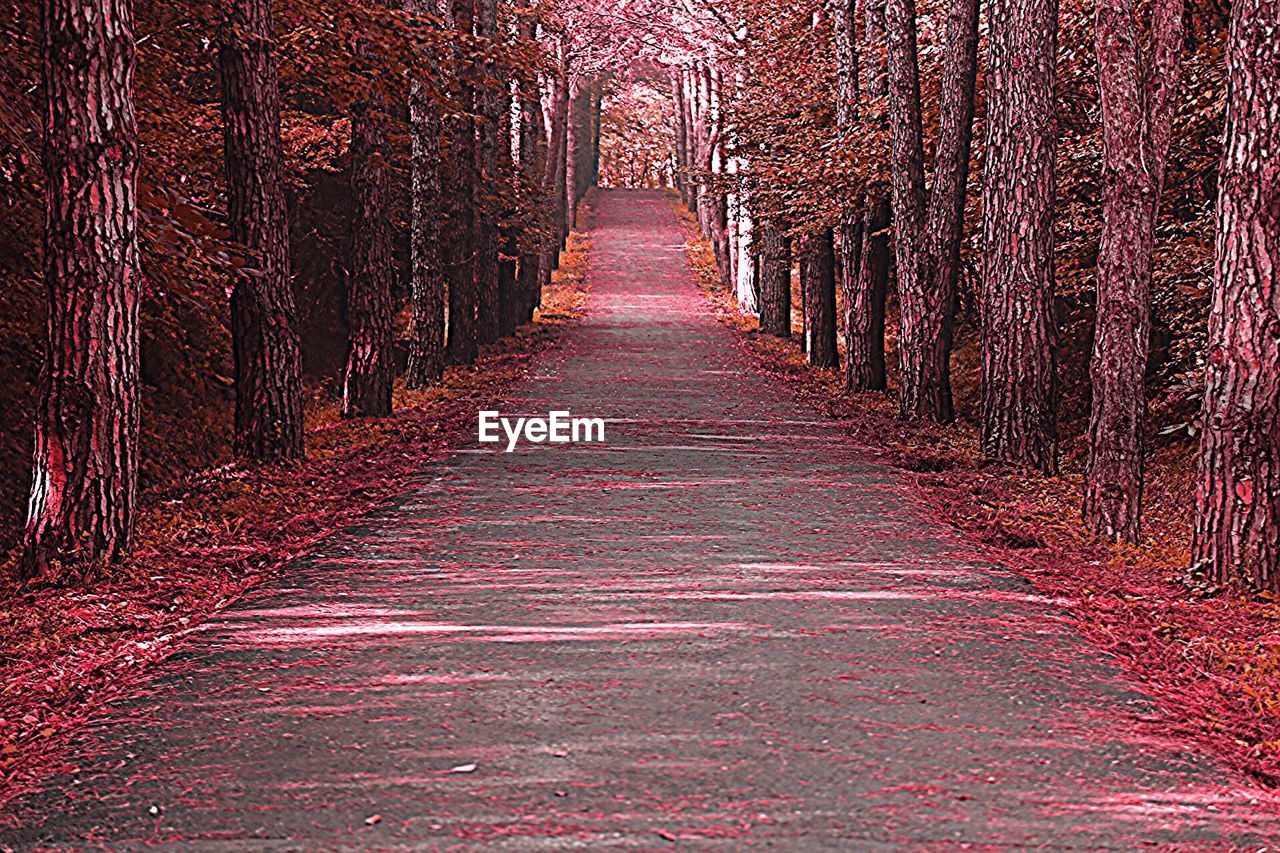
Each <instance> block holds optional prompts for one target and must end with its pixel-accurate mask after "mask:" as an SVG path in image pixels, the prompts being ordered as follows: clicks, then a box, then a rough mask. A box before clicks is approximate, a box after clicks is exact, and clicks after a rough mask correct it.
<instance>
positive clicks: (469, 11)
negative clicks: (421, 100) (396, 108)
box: [442, 0, 480, 364]
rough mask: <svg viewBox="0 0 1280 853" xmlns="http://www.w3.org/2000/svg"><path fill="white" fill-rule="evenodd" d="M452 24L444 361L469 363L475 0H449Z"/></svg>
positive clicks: (473, 293) (472, 344) (473, 351)
mask: <svg viewBox="0 0 1280 853" xmlns="http://www.w3.org/2000/svg"><path fill="white" fill-rule="evenodd" d="M448 2H449V12H450V15H449V17H450V21H451V26H452V29H453V31H454V33H455V34H456V36H457V37H458V44H457V47H456V54H457V56H456V57H455V59H456V61H455V67H456V69H457V75H456V80H455V83H454V86H453V92H452V94H453V98H454V100H455V101H456V109H454V110H451V111H450V114H449V118H448V120H447V121H446V123H445V128H446V131H445V132H446V134H447V137H448V144H449V147H448V157H447V158H446V159H445V169H444V173H443V177H442V180H443V183H444V186H445V191H446V194H447V198H448V222H449V231H448V234H449V239H447V240H445V241H444V267H445V270H446V271H447V274H448V277H449V340H448V349H447V354H448V360H449V361H450V362H451V363H453V364H472V363H473V362H475V360H476V356H477V355H478V354H479V339H478V334H477V329H476V303H477V300H478V293H477V287H478V283H477V279H476V270H477V265H476V256H477V253H478V252H479V251H480V245H479V239H478V238H479V221H478V218H477V215H476V201H477V196H478V193H479V187H478V185H477V182H478V178H479V173H478V170H477V151H476V127H475V120H474V118H473V116H474V114H475V106H476V97H475V87H474V85H473V83H472V82H471V81H470V79H469V77H470V71H469V70H468V65H467V60H468V57H467V55H466V49H467V48H468V46H469V45H471V43H472V37H473V36H474V31H475V0H448Z"/></svg>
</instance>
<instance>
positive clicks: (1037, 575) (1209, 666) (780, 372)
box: [673, 201, 1280, 787]
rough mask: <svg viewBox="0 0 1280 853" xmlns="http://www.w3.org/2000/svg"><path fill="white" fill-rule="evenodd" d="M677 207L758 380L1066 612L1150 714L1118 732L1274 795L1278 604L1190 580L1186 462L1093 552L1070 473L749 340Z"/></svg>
mask: <svg viewBox="0 0 1280 853" xmlns="http://www.w3.org/2000/svg"><path fill="white" fill-rule="evenodd" d="M673 206H674V207H675V208H676V209H677V213H678V214H679V216H680V218H681V219H682V221H683V222H684V224H685V226H686V233H687V242H686V246H687V249H688V254H689V259H690V263H691V265H692V267H693V269H694V272H695V273H696V275H697V278H698V281H699V283H700V285H701V286H702V288H703V290H704V291H706V293H707V295H708V297H709V299H710V300H711V302H712V304H713V306H714V308H715V311H716V314H717V316H718V317H719V318H720V320H721V322H722V323H723V324H725V325H727V326H729V327H731V328H733V329H735V330H736V331H738V332H740V333H741V335H742V337H741V340H740V344H741V346H742V347H743V349H745V350H746V351H747V352H748V353H750V354H751V355H752V356H753V357H754V358H755V359H756V361H757V363H758V364H759V366H760V369H761V370H762V371H763V372H765V373H768V374H771V375H774V376H777V377H780V378H782V379H784V380H786V381H787V382H789V383H790V385H791V387H792V388H793V389H794V390H795V391H796V393H797V394H798V395H799V396H800V397H801V398H802V399H804V400H805V401H807V402H809V403H810V404H812V405H814V406H816V407H818V408H819V410H823V411H826V412H827V413H828V414H830V416H831V417H833V418H835V419H836V420H838V421H839V422H840V423H841V425H842V426H843V428H844V430H845V432H846V433H847V434H848V435H849V437H850V438H852V439H853V440H854V441H855V442H856V443H857V444H858V445H859V446H862V447H865V448H867V449H868V450H870V451H871V452H873V453H874V454H875V456H876V458H878V459H882V460H886V461H888V462H889V463H891V464H893V465H895V466H896V467H898V468H899V469H901V471H902V475H903V477H904V478H905V479H906V481H907V482H908V483H910V484H911V485H912V486H913V487H914V489H915V491H916V492H917V493H918V494H919V496H920V497H921V498H922V499H923V501H924V502H925V504H926V505H927V506H928V507H929V508H930V509H931V510H932V512H933V514H935V515H936V516H937V517H938V518H939V519H941V520H942V521H945V522H946V523H948V524H950V525H951V526H953V527H955V528H957V529H958V530H959V531H960V532H961V533H962V534H963V535H964V538H965V539H966V541H967V542H969V543H970V544H971V545H972V547H973V548H974V551H975V557H977V558H979V559H982V560H985V561H987V562H990V563H994V564H998V565H1001V566H1005V567H1007V568H1009V569H1011V570H1013V571H1015V572H1017V573H1019V574H1020V575H1022V576H1024V577H1025V578H1027V579H1028V580H1029V581H1031V582H1032V583H1033V584H1034V585H1035V586H1036V587H1037V588H1038V589H1039V590H1040V591H1041V592H1042V593H1044V594H1045V595H1047V596H1051V597H1053V598H1057V599H1064V600H1066V601H1068V602H1070V603H1069V605H1068V606H1067V609H1068V611H1069V613H1070V615H1071V616H1072V617H1073V619H1074V620H1075V622H1076V623H1077V625H1078V626H1079V628H1080V629H1081V630H1082V632H1083V633H1084V634H1085V635H1086V636H1087V637H1088V638H1089V639H1090V640H1091V641H1092V642H1093V643H1094V644H1096V645H1097V646H1098V647H1099V648H1101V649H1102V650H1103V651H1105V652H1106V653H1108V654H1109V655H1111V656H1112V657H1113V658H1114V660H1115V661H1116V662H1117V663H1118V664H1119V665H1120V666H1121V667H1122V669H1123V670H1125V671H1127V672H1128V673H1129V674H1130V675H1131V676H1133V677H1134V678H1135V679H1136V680H1137V681H1138V682H1140V683H1141V684H1142V685H1143V687H1144V688H1145V691H1146V692H1147V693H1148V694H1150V695H1151V696H1152V698H1154V699H1155V700H1156V701H1157V703H1158V704H1159V706H1160V709H1161V715H1160V717H1159V718H1158V719H1137V718H1130V719H1129V721H1128V722H1129V723H1130V725H1131V726H1132V727H1133V728H1134V729H1135V731H1140V732H1142V733H1144V734H1147V735H1149V736H1151V737H1153V738H1158V737H1160V736H1162V735H1167V734H1171V733H1176V734H1180V735H1184V736H1188V737H1190V738H1192V739H1193V740H1195V741H1197V742H1199V743H1201V744H1202V745H1204V746H1205V747H1207V748H1208V749H1209V750H1210V751H1212V752H1213V753H1215V754H1216V755H1218V756H1219V757H1220V758H1221V759H1222V760H1223V761H1224V762H1225V763H1227V764H1229V765H1231V766H1233V767H1235V768H1236V769H1238V770H1240V771H1241V772H1243V773H1245V774H1247V775H1249V776H1250V777H1252V778H1254V779H1256V780H1258V781H1259V782H1261V783H1262V784H1265V785H1267V786H1271V787H1275V786H1277V785H1280V605H1277V603H1276V602H1275V601H1274V600H1266V599H1254V598H1249V597H1247V596H1245V595H1242V594H1240V593H1239V592H1236V591H1233V590H1228V591H1214V590H1208V589H1205V588H1204V587H1202V586H1200V585H1199V584H1198V583H1197V582H1196V581H1195V580H1194V579H1192V578H1191V577H1189V575H1188V573H1187V566H1188V564H1189V562H1190V536H1191V506H1192V491H1191V482H1190V477H1191V475H1190V472H1191V470H1192V464H1191V463H1192V458H1191V455H1190V451H1189V450H1187V449H1185V448H1183V449H1170V450H1165V451H1162V452H1161V453H1159V454H1156V455H1155V458H1153V459H1152V460H1149V463H1150V470H1149V472H1148V479H1149V482H1148V490H1147V492H1148V494H1147V509H1146V529H1147V533H1146V535H1145V537H1144V539H1143V541H1142V543H1141V544H1140V545H1138V546H1136V547H1133V546H1127V545H1114V544H1111V543H1107V542H1103V541H1100V540H1099V539H1097V538H1096V537H1094V536H1092V535H1091V534H1090V533H1089V532H1088V531H1087V530H1086V529H1085V528H1084V526H1083V525H1082V524H1081V522H1080V504H1079V500H1080V495H1081V494H1082V483H1081V475H1080V473H1079V472H1078V471H1068V472H1066V473H1064V474H1062V475H1061V476H1058V477H1045V476H1041V475H1039V474H1036V473H1032V472H1027V471H1024V470H1018V469H1013V468H1009V467H1004V466H993V465H989V464H987V463H986V462H985V460H984V458H983V455H982V453H981V449H980V446H979V437H978V432H977V430H976V428H975V427H974V425H973V424H970V423H963V422H961V423H957V424H954V425H951V426H947V427H940V426H937V425H935V424H930V423H918V422H907V421H903V420H900V419H899V418H898V416H897V414H898V413H897V406H896V404H895V402H894V400H893V398H892V397H891V396H890V394H883V393H880V394H858V395H851V394H848V393H846V392H845V391H844V388H843V377H842V376H841V375H840V374H839V373H838V372H837V371H832V370H815V369H812V368H810V367H809V366H808V365H807V364H806V362H805V357H804V354H803V353H802V352H801V351H800V348H799V346H798V344H797V343H796V342H795V341H784V340H781V339H779V338H774V337H770V336H765V335H761V334H759V324H758V322H757V320H756V318H755V317H752V316H747V315H744V314H743V313H742V312H740V311H739V310H738V306H737V302H736V299H735V296H734V294H732V293H729V292H727V291H725V290H724V289H723V288H722V287H721V286H720V282H719V277H718V275H717V273H716V267H715V256H714V252H713V251H712V249H711V247H710V246H709V245H708V244H707V242H706V240H705V239H704V238H703V237H702V236H701V235H700V234H699V232H698V230H697V223H696V218H695V217H693V215H692V214H690V213H689V212H688V211H687V210H685V209H684V208H683V206H681V205H680V204H679V203H678V202H676V201H673Z"/></svg>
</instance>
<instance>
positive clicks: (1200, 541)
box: [1192, 0, 1280, 593]
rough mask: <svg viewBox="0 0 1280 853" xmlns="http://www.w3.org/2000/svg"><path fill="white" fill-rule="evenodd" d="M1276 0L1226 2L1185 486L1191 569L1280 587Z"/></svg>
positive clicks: (1279, 54) (1279, 57) (1223, 579)
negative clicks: (1195, 465) (1213, 220)
mask: <svg viewBox="0 0 1280 853" xmlns="http://www.w3.org/2000/svg"><path fill="white" fill-rule="evenodd" d="M1277 21H1280V3H1277V2H1276V0H1237V2H1236V3H1233V4H1232V6H1231V34H1230V36H1229V41H1228V47H1227V134H1226V147H1225V149H1224V152H1223V157H1222V167H1221V178H1220V180H1219V182H1218V232H1217V233H1218V237H1217V260H1216V264H1215V267H1216V269H1215V274H1214V286H1213V298H1212V310H1211V313H1210V315H1209V348H1208V353H1207V357H1206V358H1205V365H1206V368H1205V394H1204V412H1203V420H1202V429H1201V439H1200V463H1199V477H1198V479H1197V482H1196V521H1195V539H1194V544H1193V546H1192V559H1193V561H1194V564H1195V567H1196V568H1197V569H1199V570H1201V571H1204V572H1205V573H1206V574H1208V576H1209V577H1211V578H1213V579H1214V580H1216V581H1218V582H1219V583H1229V582H1231V581H1235V580H1239V581H1241V582H1243V583H1244V584H1245V585H1246V586H1251V587H1254V588H1257V589H1260V590H1266V591H1268V592H1272V593H1275V592H1280V427H1278V426H1277V425H1278V424H1280V339H1278V338H1277V336H1276V330H1277V328H1280V169H1277V160H1276V152H1277V151H1280V39H1277V38H1276V22H1277Z"/></svg>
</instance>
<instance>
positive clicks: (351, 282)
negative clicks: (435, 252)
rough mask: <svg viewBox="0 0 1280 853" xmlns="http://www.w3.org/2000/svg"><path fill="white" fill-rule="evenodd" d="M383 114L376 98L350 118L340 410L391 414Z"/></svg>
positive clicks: (391, 271)
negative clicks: (349, 227)
mask: <svg viewBox="0 0 1280 853" xmlns="http://www.w3.org/2000/svg"><path fill="white" fill-rule="evenodd" d="M385 121H386V114H385V113H384V112H383V111H382V109H381V107H380V105H379V104H376V103H363V104H359V105H357V107H356V109H355V114H354V115H353V116H352V120H351V197H352V199H353V201H354V209H353V214H354V215H353V218H352V231H351V270H350V272H349V274H348V276H347V325H348V341H347V343H348V347H347V367H346V372H345V374H344V377H343V385H342V415H343V417H347V418H359V417H382V416H384V415H389V414H391V387H392V384H393V382H394V380H395V359H394V356H393V352H392V346H393V337H392V307H391V285H392V280H393V279H394V277H395V262H394V259H393V257H392V250H391V170H390V163H389V162H388V161H387V136H386V128H385Z"/></svg>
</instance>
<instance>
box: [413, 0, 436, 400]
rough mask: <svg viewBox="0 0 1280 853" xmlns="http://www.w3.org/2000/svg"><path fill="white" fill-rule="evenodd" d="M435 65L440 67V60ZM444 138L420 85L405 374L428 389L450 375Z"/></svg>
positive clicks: (424, 5) (416, 85) (424, 1)
mask: <svg viewBox="0 0 1280 853" xmlns="http://www.w3.org/2000/svg"><path fill="white" fill-rule="evenodd" d="M406 9H407V11H408V12H409V13H410V14H412V15H436V14H439V11H440V8H439V5H438V3H437V0H408V2H407V3H406ZM431 65H432V66H433V67H434V66H435V65H436V63H435V62H434V60H431ZM440 133H441V122H440V111H439V108H438V107H437V106H436V105H435V103H433V102H432V100H431V98H430V96H429V95H428V93H427V92H426V90H425V88H424V86H423V84H422V83H421V82H419V81H414V82H413V84H412V88H411V90H410V93H409V135H410V137H411V140H412V146H413V160H412V163H411V166H410V171H411V182H412V189H411V191H410V192H411V201H410V203H411V207H412V212H411V217H412V219H411V222H410V226H409V248H410V254H411V256H412V257H411V261H410V263H411V272H410V304H411V322H410V330H409V364H408V367H407V369H406V371H405V384H406V385H407V386H408V387H409V388H422V387H424V386H426V385H427V384H429V383H431V382H433V381H435V380H437V379H439V378H440V377H441V376H443V375H444V336H445V325H444V323H445V312H444V305H445V276H444V270H443V268H442V262H441V253H440V220H441V217H442V216H443V209H442V201H443V200H442V198H441V186H440V166H441V163H440Z"/></svg>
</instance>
